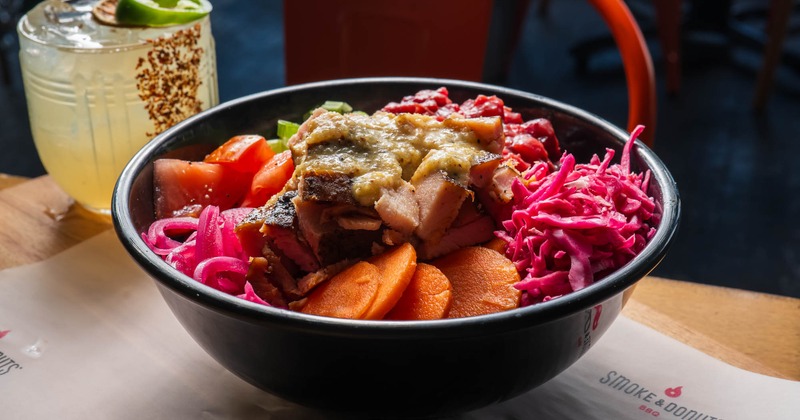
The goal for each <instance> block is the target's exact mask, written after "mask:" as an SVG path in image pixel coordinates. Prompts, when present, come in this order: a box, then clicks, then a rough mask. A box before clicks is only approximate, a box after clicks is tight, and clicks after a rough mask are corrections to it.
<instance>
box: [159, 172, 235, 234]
mask: <svg viewBox="0 0 800 420" xmlns="http://www.w3.org/2000/svg"><path fill="white" fill-rule="evenodd" d="M249 182H250V177H249V176H248V175H247V174H244V173H241V172H239V171H236V170H234V169H231V168H228V167H226V166H223V165H219V164H216V163H207V162H191V161H186V160H180V159H158V160H156V161H155V162H154V163H153V187H154V188H155V191H154V194H153V196H154V197H155V210H156V218H158V219H163V218H166V217H177V216H194V217H197V216H198V215H199V214H200V211H202V210H203V208H205V207H206V206H208V205H210V204H213V205H216V206H219V208H220V210H226V209H229V208H232V207H233V206H235V205H236V204H237V203H238V202H239V201H240V200H241V199H242V198H243V197H244V195H245V193H246V192H247V189H248V187H249V185H250V184H249Z"/></svg>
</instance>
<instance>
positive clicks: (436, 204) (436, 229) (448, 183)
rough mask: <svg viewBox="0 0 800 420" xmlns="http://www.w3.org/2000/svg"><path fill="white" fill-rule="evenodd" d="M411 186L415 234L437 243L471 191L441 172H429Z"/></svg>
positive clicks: (426, 240) (424, 239)
mask: <svg viewBox="0 0 800 420" xmlns="http://www.w3.org/2000/svg"><path fill="white" fill-rule="evenodd" d="M414 188H415V191H414V198H415V199H416V201H417V204H418V205H419V226H417V229H416V234H417V236H419V237H420V238H421V239H422V240H423V241H425V242H433V243H435V242H438V241H439V240H440V239H441V238H442V236H444V232H445V230H447V228H448V227H450V225H451V224H452V223H453V220H455V218H456V216H458V212H459V209H460V208H461V204H462V203H463V202H464V200H465V199H466V198H467V197H469V196H470V195H471V194H472V192H471V191H470V190H469V189H467V188H466V187H464V186H462V185H459V184H457V183H455V182H454V181H453V180H452V179H450V178H449V177H448V176H447V174H446V173H444V172H433V173H431V174H429V175H428V176H426V177H425V178H422V180H421V181H420V182H419V183H418V184H417V185H414Z"/></svg>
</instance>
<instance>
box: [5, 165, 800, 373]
mask: <svg viewBox="0 0 800 420" xmlns="http://www.w3.org/2000/svg"><path fill="white" fill-rule="evenodd" d="M0 215H2V217H0V269H2V268H7V267H13V266H17V265H21V264H26V263H31V262H36V261H40V260H43V259H45V258H47V257H50V256H52V255H54V254H56V253H57V252H59V251H62V250H65V249H67V248H69V247H71V246H73V245H75V244H77V243H79V242H81V241H83V240H85V239H88V238H90V237H92V236H94V235H96V234H98V233H101V232H103V231H106V230H108V229H111V221H110V218H107V217H100V216H96V215H94V214H91V213H88V212H86V211H85V210H82V209H81V208H79V207H76V206H72V205H71V200H70V199H69V197H67V196H66V195H65V193H64V192H62V191H61V190H60V189H59V188H58V187H57V186H56V185H55V184H54V183H53V182H52V181H51V180H50V178H49V177H47V176H43V177H39V178H34V179H26V178H19V177H13V176H7V175H1V174H0ZM623 313H624V314H625V315H626V316H628V317H629V318H631V319H634V320H636V321H638V322H640V323H642V324H645V325H648V326H650V327H652V328H654V329H656V330H658V331H660V332H662V333H663V334H666V335H669V336H671V337H673V338H675V339H677V340H679V341H681V342H683V343H686V344H687V345H689V346H692V347H694V348H696V349H698V350H701V351H703V352H705V353H707V354H709V355H711V356H713V357H715V358H717V359H719V360H722V361H725V362H727V363H729V364H731V365H734V366H737V367H740V368H743V369H746V370H749V371H752V372H757V373H762V374H765V375H769V376H774V377H779V378H784V379H791V380H800V299H793V298H787V297H781V296H774V295H768V294H762V293H754V292H749V291H744V290H738V289H729V288H724V287H714V286H707V285H701V284H695V283H688V282H683V281H677V280H669V279H663V278H657V277H647V278H645V279H643V280H642V281H640V282H639V283H638V284H637V286H636V288H635V291H634V293H633V294H632V296H631V298H630V300H629V301H628V303H627V305H626V306H625V309H624V310H623Z"/></svg>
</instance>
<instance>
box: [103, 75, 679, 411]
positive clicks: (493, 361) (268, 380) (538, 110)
mask: <svg viewBox="0 0 800 420" xmlns="http://www.w3.org/2000/svg"><path fill="white" fill-rule="evenodd" d="M441 86H445V87H447V88H448V89H449V91H450V96H451V98H452V99H453V100H454V102H461V101H463V100H465V99H467V98H474V97H475V96H477V95H478V94H487V95H491V94H495V95H498V96H499V97H500V98H502V99H503V100H504V101H505V103H506V104H507V105H508V106H511V107H512V108H514V110H515V111H517V112H520V113H522V115H523V117H524V118H525V119H526V120H527V119H530V118H533V117H546V118H549V119H550V121H551V122H552V123H553V126H554V127H555V130H556V133H557V136H558V138H559V139H560V141H561V142H562V145H563V148H565V149H566V150H568V151H569V152H571V153H573V154H574V155H575V157H576V158H577V159H578V161H579V162H581V161H587V160H588V159H589V157H591V155H592V154H594V153H597V154H600V155H601V156H602V155H603V154H604V152H605V148H613V149H616V150H618V151H620V150H621V148H622V146H623V144H624V143H625V141H626V140H627V138H628V134H627V133H626V132H624V131H623V130H621V129H619V128H617V127H615V126H614V125H612V124H610V123H608V122H606V121H604V120H602V119H600V118H598V117H596V116H594V115H592V114H590V113H587V112H585V111H582V110H580V109H577V108H574V107H571V106H569V105H565V104H562V103H559V102H557V101H554V100H551V99H548V98H543V97H541V96H537V95H533V94H529V93H525V92H520V91H516V90H511V89H504V88H499V87H495V86H489V85H483V84H478V83H468V82H461V81H453V80H442V79H415V78H379V79H351V80H339V81H330V82H321V83H313V84H306V85H300V86H293V87H288V88H283V89H277V90H272V91H269V92H264V93H259V94H255V95H251V96H247V97H244V98H241V99H237V100H233V101H230V102H227V103H224V104H221V105H219V106H217V107H214V108H213V109H210V110H208V111H205V112H203V113H200V114H198V115H196V116H194V117H191V118H189V119H187V120H186V121H184V122H182V123H180V124H178V125H176V126H175V127H173V128H172V129H170V130H168V131H166V132H164V133H163V134H161V135H159V136H158V137H156V138H155V139H154V140H153V141H151V142H150V143H149V144H148V145H146V146H145V147H144V148H143V149H142V150H141V151H140V152H139V153H138V154H136V156H135V157H134V158H133V159H132V160H131V161H130V163H129V164H128V165H127V167H126V168H125V170H124V171H123V173H122V175H121V176H120V178H119V181H118V183H117V186H116V190H115V192H114V198H113V205H112V213H113V219H114V226H115V228H116V232H117V234H118V235H119V237H120V239H121V241H122V242H123V244H124V246H125V248H126V249H127V250H128V252H130V254H131V255H132V256H133V258H134V259H135V260H136V261H137V262H138V263H139V264H140V265H141V266H142V267H143V268H144V269H145V270H146V271H147V272H148V273H149V274H150V275H151V276H152V277H153V278H154V279H155V281H156V284H157V286H158V289H159V290H160V292H161V294H162V295H163V297H164V299H165V300H166V302H167V304H168V305H169V307H170V308H171V310H172V312H173V313H174V314H175V316H176V317H177V318H178V320H179V321H180V323H181V324H183V326H184V328H186V330H187V331H188V332H189V333H190V334H191V336H192V337H193V338H194V339H195V341H197V343H198V344H199V345H200V346H201V347H202V348H203V349H205V351H207V352H208V353H209V354H210V355H211V356H213V357H214V358H215V359H216V360H217V361H218V362H219V363H220V364H222V365H223V366H224V367H225V368H227V369H229V370H230V371H231V372H233V373H234V374H236V375H238V376H239V377H241V378H242V379H244V380H246V381H248V382H249V383H251V384H253V385H255V386H257V387H259V388H261V389H263V390H266V391H268V392H269V393H272V394H274V395H277V396H279V397H282V398H284V399H287V400H289V401H293V402H296V403H299V404H301V405H305V406H309V407H314V408H317V409H321V410H330V411H333V412H339V413H344V414H347V415H353V414H363V415H369V416H380V417H385V416H389V415H394V416H427V417H432V416H439V415H449V414H454V413H458V412H463V411H468V410H471V409H476V408H479V407H483V406H487V405H490V404H493V403H497V402H500V401H503V400H506V399H509V398H511V397H514V396H517V395H519V394H521V393H523V392H525V391H528V390H530V389H532V388H534V387H536V386H538V385H540V384H542V383H544V382H546V381H548V380H550V379H551V378H553V377H555V376H556V375H558V374H559V373H560V372H562V371H563V370H564V369H566V368H567V367H569V366H570V365H572V364H573V363H574V362H575V361H576V360H578V358H580V357H581V356H582V355H583V354H584V353H585V352H586V351H587V350H588V349H589V348H590V347H591V346H592V345H593V344H594V343H595V342H597V340H598V339H599V338H600V337H601V336H602V335H603V333H604V332H605V331H606V330H607V329H608V327H609V325H611V323H612V322H613V321H614V319H615V318H616V317H617V315H619V313H620V311H621V310H622V307H623V305H624V303H625V301H626V300H627V297H628V296H629V294H630V293H631V292H632V291H633V286H634V285H635V284H636V282H637V281H639V280H640V279H641V278H642V277H644V276H645V275H647V274H648V273H649V272H650V271H651V270H653V269H654V268H655V267H656V265H657V264H658V263H659V262H660V261H661V259H662V258H663V257H664V255H665V253H666V252H667V248H668V246H669V244H670V242H671V241H672V238H673V236H674V234H675V231H676V229H677V226H678V219H679V213H680V203H679V198H678V191H677V189H676V186H675V182H674V180H673V179H672V176H671V175H670V173H669V172H668V170H667V169H666V168H665V167H664V164H663V163H662V162H661V160H660V159H659V158H658V157H657V156H656V155H655V154H654V153H653V152H652V151H651V150H650V149H648V148H647V147H646V146H645V145H644V144H642V143H641V142H638V141H637V143H636V145H635V147H634V148H633V153H632V156H631V167H632V169H633V170H636V171H644V170H647V169H649V170H650V171H651V172H652V180H651V182H650V187H649V188H650V191H649V194H650V195H651V196H653V197H654V198H655V201H656V203H657V209H656V212H657V213H659V214H660V223H659V225H658V231H657V233H656V234H655V236H654V237H653V238H652V240H651V241H650V243H649V244H648V245H647V246H646V248H645V249H644V250H643V251H642V252H641V253H640V254H639V255H638V256H637V257H635V258H634V259H633V260H632V261H630V262H629V263H628V264H627V265H625V266H624V267H622V268H620V269H619V270H617V271H616V272H614V273H613V274H611V275H609V276H608V277H606V278H604V279H603V280H601V281H599V282H597V283H595V284H593V285H591V286H589V287H587V288H585V289H583V290H580V291H577V292H575V293H572V294H569V295H566V296H563V297H560V298H557V299H554V300H551V301H549V302H545V303H541V304H537V305H533V306H529V307H525V308H521V309H517V310H513V311H508V312H503V313H498V314H492V315H484V316H478V317H472V318H462V319H449V320H437V321H414V322H390V321H357V320H344V319H332V318H323V317H316V316H312V315H306V314H302V313H295V312H289V311H286V310H280V309H275V308H269V307H264V306H260V305H257V304H253V303H250V302H246V301H244V300H241V299H238V298H235V297H232V296H229V295H226V294H224V293H222V292H219V291H216V290H214V289H211V288H209V287H207V286H205V285H203V284H200V283H198V282H196V281H194V280H192V279H191V278H189V277H187V276H184V275H182V274H180V273H178V272H177V271H176V270H174V269H172V268H171V267H170V266H168V265H167V264H166V263H164V262H163V261H162V260H161V258H160V257H159V256H157V255H155V254H154V253H152V252H151V251H150V250H149V249H148V247H147V246H146V245H145V243H144V242H143V241H142V239H141V237H140V232H143V231H145V230H146V228H147V226H148V225H149V224H150V223H151V222H152V221H153V197H152V194H153V187H152V173H153V164H152V163H153V161H154V160H155V159H157V158H159V157H164V156H173V157H174V156H178V157H183V158H193V159H201V158H202V157H203V156H204V154H205V153H207V152H208V151H209V150H211V148H213V147H214V146H216V145H218V144H221V143H222V142H223V141H225V140H227V139H228V138H230V137H231V136H233V135H236V134H244V133H258V134H262V135H264V136H265V137H267V138H270V137H272V136H274V135H275V126H276V121H277V120H278V119H286V120H290V121H298V120H301V119H302V116H303V114H304V113H305V112H307V111H308V110H309V109H310V108H312V107H313V106H315V105H319V104H321V103H322V102H324V101H325V100H342V101H347V102H349V103H350V104H351V105H353V106H354V108H355V109H359V110H364V111H373V110H377V109H379V108H380V107H382V106H383V105H384V104H386V103H387V102H389V101H393V100H394V101H397V100H400V99H401V98H402V97H403V96H405V95H410V94H413V93H415V92H417V91H418V90H420V89H435V88H438V87H441ZM619 155H620V153H617V156H619Z"/></svg>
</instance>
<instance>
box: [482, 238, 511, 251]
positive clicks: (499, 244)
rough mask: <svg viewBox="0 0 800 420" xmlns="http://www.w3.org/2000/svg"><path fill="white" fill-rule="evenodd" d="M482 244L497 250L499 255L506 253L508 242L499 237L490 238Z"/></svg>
mask: <svg viewBox="0 0 800 420" xmlns="http://www.w3.org/2000/svg"><path fill="white" fill-rule="evenodd" d="M483 246H484V247H486V248H489V249H493V250H495V251H497V252H499V253H500V254H501V255H506V248H508V242H506V241H505V240H503V239H500V238H493V239H490V240H489V241H488V242H486V243H485V244H483Z"/></svg>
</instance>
